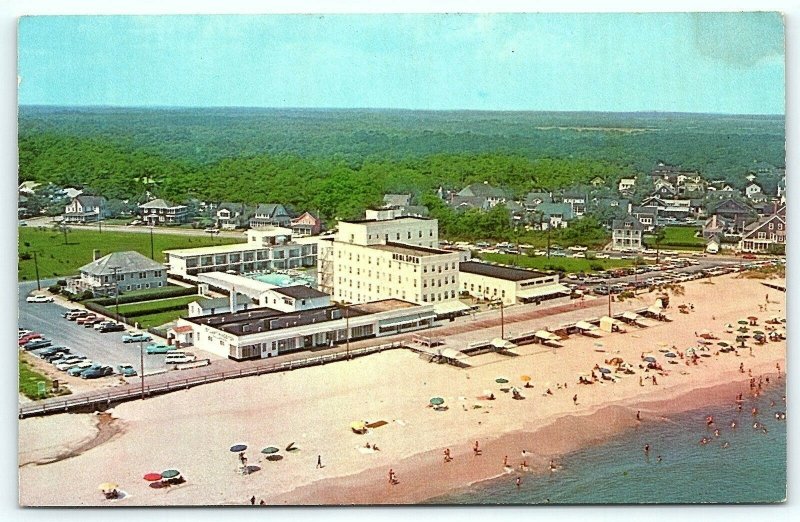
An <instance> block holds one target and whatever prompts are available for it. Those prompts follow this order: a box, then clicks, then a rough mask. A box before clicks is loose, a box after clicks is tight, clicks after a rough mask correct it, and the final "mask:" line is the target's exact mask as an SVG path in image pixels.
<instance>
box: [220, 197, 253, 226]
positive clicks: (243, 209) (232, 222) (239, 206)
mask: <svg viewBox="0 0 800 522" xmlns="http://www.w3.org/2000/svg"><path fill="white" fill-rule="evenodd" d="M252 214H253V209H252V207H249V208H248V206H247V205H245V204H244V203H230V202H222V203H220V204H219V206H218V207H217V211H216V225H217V228H219V229H222V230H234V229H237V228H244V227H246V226H247V224H248V222H249V220H250V217H251V216H252Z"/></svg>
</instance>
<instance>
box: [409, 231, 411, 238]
mask: <svg viewBox="0 0 800 522" xmlns="http://www.w3.org/2000/svg"><path fill="white" fill-rule="evenodd" d="M408 239H411V231H410V230H409V231H408Z"/></svg>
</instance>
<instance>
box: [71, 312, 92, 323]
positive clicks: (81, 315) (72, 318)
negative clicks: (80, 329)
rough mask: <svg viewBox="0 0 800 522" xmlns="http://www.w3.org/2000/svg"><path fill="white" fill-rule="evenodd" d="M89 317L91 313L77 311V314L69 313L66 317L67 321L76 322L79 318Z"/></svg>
mask: <svg viewBox="0 0 800 522" xmlns="http://www.w3.org/2000/svg"><path fill="white" fill-rule="evenodd" d="M87 315H89V312H87V311H86V310H77V311H75V312H69V313H68V314H67V315H66V318H67V321H75V320H77V319H78V318H79V317H84V316H87Z"/></svg>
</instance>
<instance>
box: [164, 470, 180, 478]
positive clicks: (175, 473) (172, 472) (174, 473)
mask: <svg viewBox="0 0 800 522" xmlns="http://www.w3.org/2000/svg"><path fill="white" fill-rule="evenodd" d="M180 474H181V472H180V471H178V470H177V469H168V470H167V471H162V472H161V477H162V478H165V479H171V478H175V477H177V476H178V475H180Z"/></svg>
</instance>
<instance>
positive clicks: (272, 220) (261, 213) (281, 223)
mask: <svg viewBox="0 0 800 522" xmlns="http://www.w3.org/2000/svg"><path fill="white" fill-rule="evenodd" d="M291 222H292V215H291V214H289V212H288V211H287V210H286V207H284V206H283V205H281V204H280V203H267V204H265V205H258V207H256V210H255V212H254V213H253V217H252V218H251V219H250V228H258V227H267V226H276V227H288V226H289V225H290V224H291Z"/></svg>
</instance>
